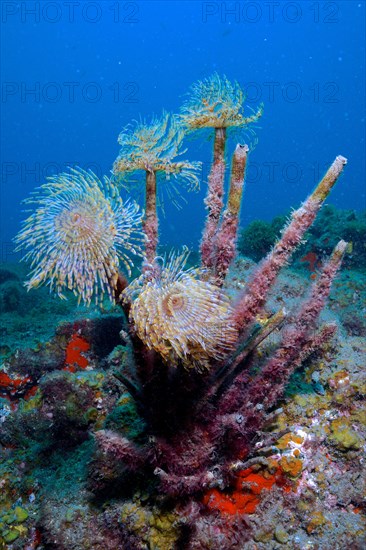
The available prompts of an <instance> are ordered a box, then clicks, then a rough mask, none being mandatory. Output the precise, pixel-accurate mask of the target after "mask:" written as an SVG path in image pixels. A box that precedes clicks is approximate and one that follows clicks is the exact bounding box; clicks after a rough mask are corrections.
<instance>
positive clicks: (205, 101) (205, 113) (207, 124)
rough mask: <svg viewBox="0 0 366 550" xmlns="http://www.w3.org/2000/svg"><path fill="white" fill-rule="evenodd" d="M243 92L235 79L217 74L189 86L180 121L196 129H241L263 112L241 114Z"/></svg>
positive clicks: (191, 128) (261, 110) (242, 109)
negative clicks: (231, 79) (249, 114)
mask: <svg viewBox="0 0 366 550" xmlns="http://www.w3.org/2000/svg"><path fill="white" fill-rule="evenodd" d="M244 100H245V95H244V92H243V90H242V89H241V88H240V86H239V84H238V83H237V82H230V81H229V80H228V79H227V78H226V76H222V77H220V75H218V74H217V73H214V74H213V75H212V76H210V77H209V78H207V79H205V80H201V81H198V82H196V83H195V84H193V85H192V87H191V91H190V97H189V98H188V99H187V101H186V102H185V103H184V104H183V106H182V114H181V120H182V122H183V124H185V125H186V126H187V127H188V128H189V129H190V130H195V129H198V128H229V127H236V128H238V127H239V128H241V127H244V126H246V125H247V124H250V123H251V122H255V121H257V120H258V119H259V118H260V117H261V116H262V113H263V106H262V105H260V107H259V109H258V110H257V112H256V113H253V114H252V115H251V116H249V117H245V116H244V113H243V111H244V105H243V104H244Z"/></svg>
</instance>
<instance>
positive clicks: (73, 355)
mask: <svg viewBox="0 0 366 550" xmlns="http://www.w3.org/2000/svg"><path fill="white" fill-rule="evenodd" d="M89 348H90V344H89V342H87V341H86V340H85V339H84V338H82V337H81V336H79V335H78V334H77V333H75V334H73V335H72V337H71V340H70V342H69V343H68V344H67V347H66V358H65V367H64V370H68V371H70V372H75V371H76V369H77V367H79V368H81V369H86V367H87V366H88V365H89V361H88V359H87V358H86V357H85V356H84V355H82V352H85V351H88V350H89Z"/></svg>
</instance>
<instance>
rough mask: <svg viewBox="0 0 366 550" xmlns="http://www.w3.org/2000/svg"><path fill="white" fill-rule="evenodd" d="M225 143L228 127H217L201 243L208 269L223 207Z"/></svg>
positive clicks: (205, 265)
mask: <svg viewBox="0 0 366 550" xmlns="http://www.w3.org/2000/svg"><path fill="white" fill-rule="evenodd" d="M225 144H226V128H215V141H214V158H213V163H212V167H211V171H210V174H209V176H208V191H207V196H206V198H205V205H206V207H207V210H208V214H207V219H206V225H205V228H204V231H203V236H202V243H201V261H202V266H203V267H205V268H208V269H212V268H213V267H214V265H213V264H214V254H213V253H214V247H215V239H216V234H217V229H218V226H219V221H220V215H221V211H222V207H223V200H222V197H223V194H224V178H225Z"/></svg>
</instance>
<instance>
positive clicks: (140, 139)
mask: <svg viewBox="0 0 366 550" xmlns="http://www.w3.org/2000/svg"><path fill="white" fill-rule="evenodd" d="M184 135H185V130H184V127H183V126H182V125H181V124H180V123H179V121H178V119H177V117H175V116H171V115H170V114H169V113H166V112H164V113H163V115H162V117H161V118H156V117H154V118H153V119H152V120H151V122H150V124H147V123H146V122H137V121H135V122H134V124H133V125H128V126H126V128H124V129H123V131H122V132H121V134H120V135H119V138H118V142H119V144H120V145H121V149H120V152H119V155H118V158H117V159H116V161H115V163H114V165H113V173H114V174H115V176H117V177H118V178H119V179H121V180H122V182H123V180H126V179H127V178H128V175H129V174H131V173H132V172H134V171H135V170H145V171H147V172H156V173H157V174H158V175H159V174H163V175H164V176H165V178H166V179H169V178H170V176H173V177H174V178H177V182H178V183H182V184H183V183H184V184H185V185H187V187H188V189H189V190H196V189H198V188H199V184H200V181H199V170H200V167H201V163H200V162H190V161H188V160H177V157H179V156H181V155H183V154H184V153H185V152H186V149H182V143H183V138H184ZM171 185H172V184H171Z"/></svg>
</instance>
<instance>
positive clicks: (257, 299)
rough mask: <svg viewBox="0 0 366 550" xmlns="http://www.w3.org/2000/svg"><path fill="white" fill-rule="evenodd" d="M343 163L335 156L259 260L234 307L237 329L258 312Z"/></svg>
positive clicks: (339, 157)
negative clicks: (279, 237) (309, 193)
mask: <svg viewBox="0 0 366 550" xmlns="http://www.w3.org/2000/svg"><path fill="white" fill-rule="evenodd" d="M346 163H347V160H346V159H345V158H344V157H342V156H338V157H337V158H336V159H335V161H334V162H333V164H332V165H331V167H330V168H329V169H328V171H327V173H326V174H325V176H324V178H323V179H322V180H321V182H320V183H319V184H318V186H317V187H316V189H315V191H313V193H312V194H311V195H310V196H309V197H308V198H307V199H306V201H305V202H304V204H303V205H302V206H301V207H300V208H299V209H298V210H296V211H295V212H294V213H293V214H292V216H291V220H290V222H289V224H288V225H287V226H286V227H285V228H284V230H283V232H282V237H281V239H280V240H279V241H278V242H277V243H276V245H275V246H274V248H273V249H272V250H271V252H270V253H269V254H268V256H267V257H266V258H265V259H264V260H263V261H262V262H261V263H260V264H259V266H258V268H257V270H256V271H255V273H254V274H253V276H252V279H251V281H250V282H249V283H248V285H247V287H246V290H245V291H244V294H243V295H242V296H241V298H240V299H239V301H238V303H237V304H236V307H235V308H234V314H233V321H234V322H235V323H236V325H237V327H238V329H239V331H240V332H244V331H245V330H246V328H247V327H248V325H249V324H250V323H251V322H252V321H253V320H254V318H255V316H256V315H257V314H258V313H259V312H260V310H261V308H262V307H263V305H264V303H265V301H266V298H267V295H268V292H269V290H270V288H271V287H272V285H273V283H274V282H275V279H276V277H277V275H278V273H279V271H280V269H281V268H282V267H283V266H284V265H286V263H287V262H288V260H289V258H290V256H291V254H292V252H293V251H294V250H295V248H296V247H297V246H298V245H299V244H300V243H301V241H302V239H303V236H304V234H305V232H306V231H307V229H308V228H309V227H310V226H311V224H312V223H313V221H314V219H315V217H316V215H317V213H318V211H319V209H320V207H321V206H322V204H323V202H324V200H325V199H326V197H327V196H328V194H329V192H330V190H331V189H332V187H333V185H334V184H335V182H336V181H337V178H338V176H339V175H340V173H341V172H342V170H343V167H344V165H345V164H346Z"/></svg>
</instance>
